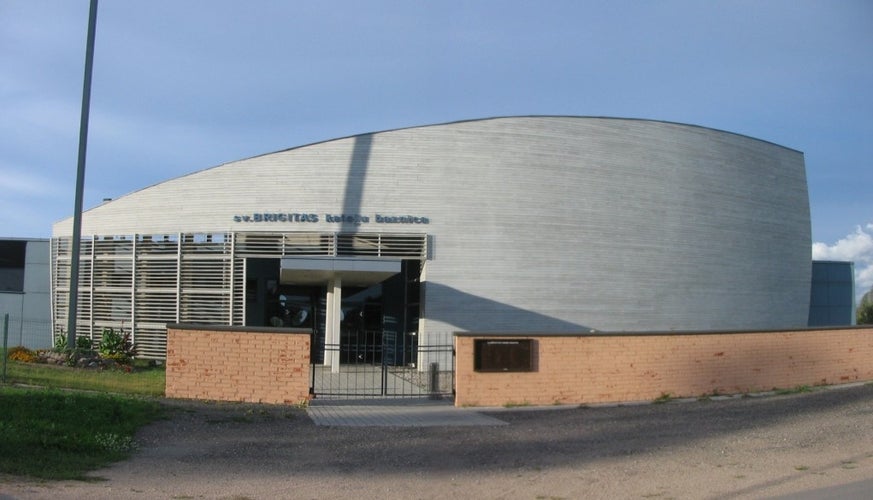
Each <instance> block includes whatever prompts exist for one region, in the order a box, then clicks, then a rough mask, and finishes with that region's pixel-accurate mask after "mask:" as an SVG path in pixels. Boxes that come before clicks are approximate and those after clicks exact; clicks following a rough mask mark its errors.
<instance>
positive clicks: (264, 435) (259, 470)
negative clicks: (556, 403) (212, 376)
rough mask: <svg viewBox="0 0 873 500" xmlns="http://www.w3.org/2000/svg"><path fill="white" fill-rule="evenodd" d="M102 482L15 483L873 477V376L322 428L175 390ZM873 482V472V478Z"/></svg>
mask: <svg viewBox="0 0 873 500" xmlns="http://www.w3.org/2000/svg"><path fill="white" fill-rule="evenodd" d="M166 404H167V406H168V408H169V412H168V414H169V418H168V419H165V420H162V421H158V422H156V423H154V424H152V425H150V426H148V427H146V428H144V429H143V430H142V431H141V433H140V434H139V436H138V441H139V443H140V448H139V450H138V451H137V453H136V454H135V455H134V456H133V457H132V458H131V459H130V460H128V461H125V462H122V463H118V464H115V465H113V466H111V467H109V468H106V469H103V470H99V471H96V472H95V473H94V474H93V475H94V476H95V477H96V478H100V479H99V480H95V481H91V482H81V481H63V482H30V481H22V480H20V479H19V478H14V477H8V476H7V477H0V499H8V498H50V499H63V498H95V499H99V498H113V499H114V498H143V499H146V498H149V499H151V498H171V499H181V498H226V499H260V498H375V497H378V498H384V499H411V498H451V497H454V498H478V499H491V498H507V499H516V498H518V499H559V498H567V499H570V498H649V499H652V498H655V499H667V498H725V499H727V498H766V497H771V496H777V495H787V494H791V493H794V492H798V491H808V490H812V489H816V488H822V487H827V486H832V485H845V484H849V483H856V482H858V481H866V480H870V479H873V432H871V431H873V418H871V417H873V386H871V385H855V386H846V387H840V388H830V389H818V390H816V391H813V392H805V393H796V394H788V395H767V396H763V397H757V396H756V397H745V398H731V399H725V400H721V399H719V400H706V401H685V402H669V403H666V404H646V405H638V406H614V407H593V408H571V409H568V408H560V409H552V408H547V409H531V408H521V409H519V408H516V409H500V410H495V411H492V412H488V414H490V415H492V416H494V417H496V418H498V419H500V420H502V421H504V422H507V423H508V424H509V425H500V426H487V427H482V426H477V427H424V428H408V427H402V428H401V427H397V428H390V427H366V428H361V427H320V426H316V425H314V424H313V423H312V421H311V420H310V419H309V417H308V416H307V415H306V413H305V411H304V410H301V409H296V408H289V407H280V406H258V405H242V404H220V403H195V402H179V401H168V402H167V403H166ZM861 484H863V483H861Z"/></svg>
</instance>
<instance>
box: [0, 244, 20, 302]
mask: <svg viewBox="0 0 873 500" xmlns="http://www.w3.org/2000/svg"><path fill="white" fill-rule="evenodd" d="M26 253H27V242H26V241H15V240H0V293H2V292H23V291H24V260H25V259H24V257H25V255H26Z"/></svg>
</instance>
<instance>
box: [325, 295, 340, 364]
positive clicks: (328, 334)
mask: <svg viewBox="0 0 873 500" xmlns="http://www.w3.org/2000/svg"><path fill="white" fill-rule="evenodd" d="M342 300H343V288H342V279H340V278H333V279H331V280H330V281H329V282H328V283H327V300H326V301H325V302H326V304H325V307H326V309H327V310H326V311H325V313H326V314H325V323H326V324H325V325H324V343H325V345H326V346H327V345H329V346H331V350H330V351H327V352H325V353H324V365H325V366H330V372H331V373H339V368H340V353H339V345H340V322H341V321H342Z"/></svg>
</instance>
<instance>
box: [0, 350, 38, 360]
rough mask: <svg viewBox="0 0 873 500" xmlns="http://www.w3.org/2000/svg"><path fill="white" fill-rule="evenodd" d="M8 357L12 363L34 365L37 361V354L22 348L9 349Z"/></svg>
mask: <svg viewBox="0 0 873 500" xmlns="http://www.w3.org/2000/svg"><path fill="white" fill-rule="evenodd" d="M6 357H7V358H9V359H10V360H12V361H20V362H22V363H33V362H34V361H36V360H37V356H36V352H34V351H32V350H30V349H28V348H26V347H22V346H18V347H13V348H12V349H9V352H8V353H7V354H6Z"/></svg>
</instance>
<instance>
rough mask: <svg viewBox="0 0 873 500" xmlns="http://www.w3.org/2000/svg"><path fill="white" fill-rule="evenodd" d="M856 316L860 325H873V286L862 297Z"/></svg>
mask: <svg viewBox="0 0 873 500" xmlns="http://www.w3.org/2000/svg"><path fill="white" fill-rule="evenodd" d="M855 316H856V319H857V321H856V323H858V324H859V325H873V288H871V289H870V291H869V292H867V293H865V294H864V296H863V297H861V302H859V303H858V310H857V312H856V314H855Z"/></svg>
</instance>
